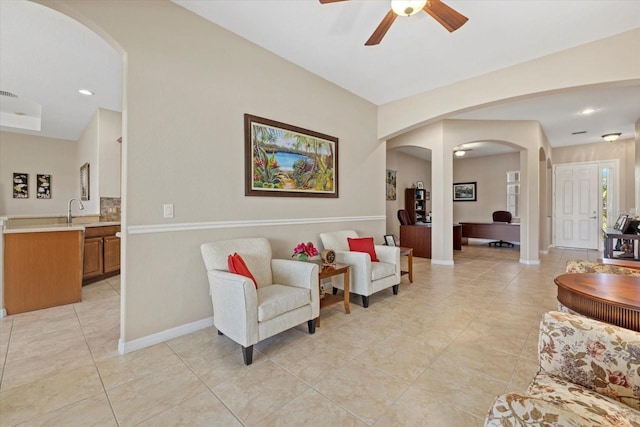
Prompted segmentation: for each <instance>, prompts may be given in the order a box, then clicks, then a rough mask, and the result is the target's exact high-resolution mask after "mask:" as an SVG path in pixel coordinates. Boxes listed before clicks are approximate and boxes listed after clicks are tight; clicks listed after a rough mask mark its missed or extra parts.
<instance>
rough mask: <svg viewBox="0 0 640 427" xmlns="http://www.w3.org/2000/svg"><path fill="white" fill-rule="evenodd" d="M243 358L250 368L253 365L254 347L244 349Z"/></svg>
mask: <svg viewBox="0 0 640 427" xmlns="http://www.w3.org/2000/svg"><path fill="white" fill-rule="evenodd" d="M242 358H243V359H244V364H245V365H247V366H249V365H251V364H252V363H253V346H252V345H250V346H249V347H244V346H243V347H242Z"/></svg>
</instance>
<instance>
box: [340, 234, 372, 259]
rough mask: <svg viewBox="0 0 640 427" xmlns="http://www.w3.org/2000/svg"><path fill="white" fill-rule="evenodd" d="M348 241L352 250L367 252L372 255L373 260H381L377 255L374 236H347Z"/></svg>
mask: <svg viewBox="0 0 640 427" xmlns="http://www.w3.org/2000/svg"><path fill="white" fill-rule="evenodd" d="M347 242H348V243H349V250H350V251H354V252H364V253H367V254H369V256H370V257H371V261H372V262H379V260H378V257H377V256H376V248H375V246H374V243H373V237H359V238H357V239H353V238H351V237H347Z"/></svg>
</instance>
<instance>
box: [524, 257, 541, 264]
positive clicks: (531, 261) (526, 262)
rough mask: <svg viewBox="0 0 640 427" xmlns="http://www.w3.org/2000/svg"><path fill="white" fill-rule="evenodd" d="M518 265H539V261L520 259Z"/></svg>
mask: <svg viewBox="0 0 640 427" xmlns="http://www.w3.org/2000/svg"><path fill="white" fill-rule="evenodd" d="M520 264H526V265H540V260H539V259H522V258H520Z"/></svg>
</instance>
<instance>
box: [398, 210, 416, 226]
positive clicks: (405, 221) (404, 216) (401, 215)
mask: <svg viewBox="0 0 640 427" xmlns="http://www.w3.org/2000/svg"><path fill="white" fill-rule="evenodd" d="M398 220H399V221H400V225H414V224H415V223H414V222H413V221H412V218H411V215H410V214H409V211H408V210H406V209H400V210H399V211H398Z"/></svg>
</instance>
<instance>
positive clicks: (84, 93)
mask: <svg viewBox="0 0 640 427" xmlns="http://www.w3.org/2000/svg"><path fill="white" fill-rule="evenodd" d="M78 93H81V94H82V95H87V96H91V95H93V92H91V91H90V90H89V89H79V90H78Z"/></svg>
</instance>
